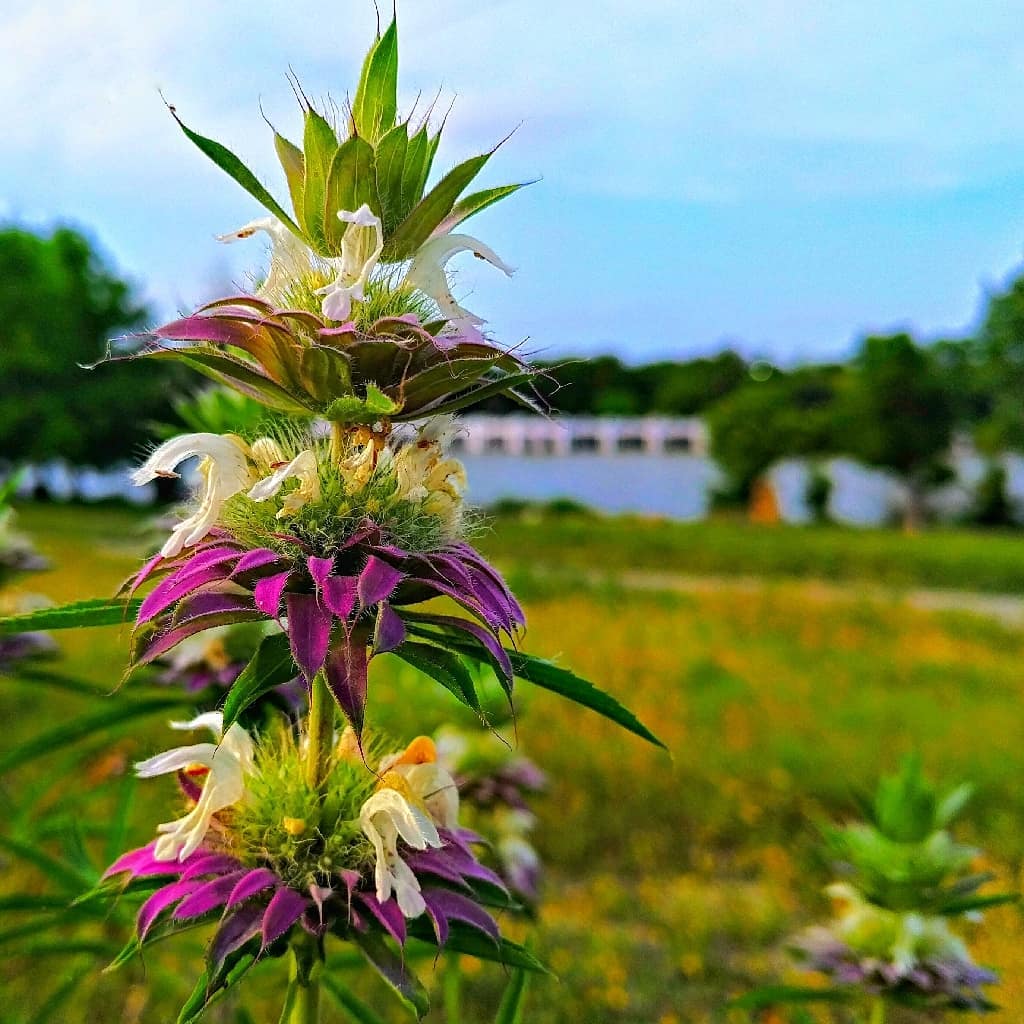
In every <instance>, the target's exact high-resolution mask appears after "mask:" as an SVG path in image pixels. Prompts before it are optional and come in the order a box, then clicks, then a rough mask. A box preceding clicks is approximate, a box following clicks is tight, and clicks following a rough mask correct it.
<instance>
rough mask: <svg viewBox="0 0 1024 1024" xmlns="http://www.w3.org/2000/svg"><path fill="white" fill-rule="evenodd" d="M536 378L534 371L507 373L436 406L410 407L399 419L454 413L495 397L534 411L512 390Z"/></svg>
mask: <svg viewBox="0 0 1024 1024" xmlns="http://www.w3.org/2000/svg"><path fill="white" fill-rule="evenodd" d="M536 376H537V371H536V370H524V371H523V372H522V373H507V374H504V375H502V376H501V377H499V378H497V379H496V380H489V381H487V383H485V384H481V385H479V386H478V387H472V388H470V389H469V390H468V391H463V392H461V393H460V394H457V395H454V396H453V397H451V398H446V399H444V400H443V401H440V402H438V403H437V404H436V405H431V406H429V408H423V407H422V406H421V407H420V408H416V407H414V406H410V408H409V413H408V415H407V416H405V417H400V418H403V419H405V418H407V419H418V418H419V417H421V416H423V415H424V413H426V412H428V411H429V413H430V415H432V416H436V415H439V414H440V413H443V412H455V411H457V410H458V409H465V408H466V407H467V406H470V405H476V403H477V402H482V401H484V399H487V398H493V397H494V396H495V395H508V396H509V397H510V398H512V399H515V400H517V401H519V402H522V403H525V404H526V405H527V406H528V407H529V408H531V409H533V410H534V411H536V407H535V405H534V403H532V402H531V401H530V400H529V399H527V398H525V397H524V396H523V395H520V394H519V393H518V392H516V391H515V390H514V388H516V387H518V386H519V385H520V384H528V383H529V382H530V381H531V380H533V379H534V377H536ZM396 418H399V417H396Z"/></svg>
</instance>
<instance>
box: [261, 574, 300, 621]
mask: <svg viewBox="0 0 1024 1024" xmlns="http://www.w3.org/2000/svg"><path fill="white" fill-rule="evenodd" d="M289 576H291V572H290V571H289V572H279V573H277V574H276V575H274V576H264V577H263V579H261V580H260V581H259V582H258V583H257V584H256V586H255V587H253V592H252V596H253V600H254V601H255V602H256V607H257V608H259V610H260V611H261V612H263V614H264V615H269V616H271V618H276V617H277V612H278V609H279V608H280V607H281V595H282V594H283V593H284V588H285V587H286V586H287V585H288V577H289Z"/></svg>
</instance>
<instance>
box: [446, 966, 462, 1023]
mask: <svg viewBox="0 0 1024 1024" xmlns="http://www.w3.org/2000/svg"><path fill="white" fill-rule="evenodd" d="M444 1019H445V1024H462V971H461V970H460V969H459V957H458V954H457V953H449V954H448V956H447V957H445V961H444Z"/></svg>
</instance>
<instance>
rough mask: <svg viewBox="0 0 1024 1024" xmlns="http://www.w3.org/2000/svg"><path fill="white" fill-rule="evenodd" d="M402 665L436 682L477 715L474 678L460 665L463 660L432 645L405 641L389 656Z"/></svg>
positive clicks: (477, 701)
mask: <svg viewBox="0 0 1024 1024" xmlns="http://www.w3.org/2000/svg"><path fill="white" fill-rule="evenodd" d="M391 653H392V654H394V655H397V656H398V657H399V658H401V659H402V661H405V662H408V664H410V665H412V667H413V668H415V669H418V670H419V671H420V672H422V673H423V674H424V675H428V676H430V678H431V679H434V680H436V681H437V682H439V683H440V684H441V685H442V686H443V687H445V689H447V690H451V692H452V693H454V694H455V696H456V697H458V698H459V700H460V701H462V703H463V704H465V705H466V706H467V707H471V708H472V709H473V710H474V711H476V712H478V713H479V711H480V700H479V698H478V697H477V694H476V687H475V686H474V685H473V677H472V676H471V675H470V674H469V670H468V669H467V668H466V666H465V665H464V664H463V662H462V659H461V658H460V657H459V656H458V655H457V654H453V653H452V652H451V651H446V650H444V649H443V648H441V647H434V646H433V645H432V644H419V643H412V642H409V641H407V642H406V643H404V644H402V645H401V646H400V647H397V648H395V650H393V651H392V652H391Z"/></svg>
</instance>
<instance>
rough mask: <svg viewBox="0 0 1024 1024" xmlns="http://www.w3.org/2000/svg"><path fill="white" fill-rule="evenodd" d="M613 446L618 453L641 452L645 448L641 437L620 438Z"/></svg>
mask: <svg viewBox="0 0 1024 1024" xmlns="http://www.w3.org/2000/svg"><path fill="white" fill-rule="evenodd" d="M615 446H616V448H618V450H619V451H620V452H642V451H645V450H646V448H647V445H646V444H645V443H644V439H643V438H642V437H620V438H619V439H618V441H617V442H616V444H615Z"/></svg>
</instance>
